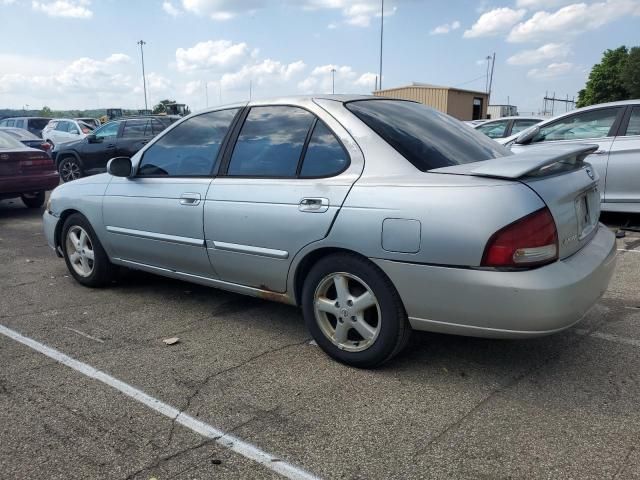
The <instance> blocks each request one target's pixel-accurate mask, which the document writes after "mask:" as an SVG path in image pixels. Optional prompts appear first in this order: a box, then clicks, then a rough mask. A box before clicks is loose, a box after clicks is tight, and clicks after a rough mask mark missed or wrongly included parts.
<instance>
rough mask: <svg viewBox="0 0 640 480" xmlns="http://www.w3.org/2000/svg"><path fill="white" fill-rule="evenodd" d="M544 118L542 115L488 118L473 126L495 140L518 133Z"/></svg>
mask: <svg viewBox="0 0 640 480" xmlns="http://www.w3.org/2000/svg"><path fill="white" fill-rule="evenodd" d="M543 120H544V118H540V117H502V118H497V119H495V120H487V121H485V122H482V123H480V124H478V125H475V126H474V127H473V128H475V129H476V130H478V131H479V132H482V133H484V134H485V135H486V136H487V137H489V138H493V139H494V140H495V139H497V138H506V137H510V136H511V135H517V134H519V133H520V132H522V131H524V130H526V129H527V128H529V127H531V126H533V125H536V124H538V123H540V122H542V121H543Z"/></svg>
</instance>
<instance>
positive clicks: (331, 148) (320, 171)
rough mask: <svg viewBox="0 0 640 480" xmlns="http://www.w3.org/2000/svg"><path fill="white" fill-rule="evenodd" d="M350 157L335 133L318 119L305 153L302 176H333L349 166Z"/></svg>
mask: <svg viewBox="0 0 640 480" xmlns="http://www.w3.org/2000/svg"><path fill="white" fill-rule="evenodd" d="M348 158H349V157H348V156H347V152H345V150H344V148H342V145H341V144H340V142H339V141H338V139H337V138H336V137H335V135H334V134H333V133H331V130H329V128H328V127H327V126H326V125H325V124H324V123H323V122H321V121H319V120H318V122H317V123H316V126H315V127H314V128H313V133H312V134H311V139H310V140H309V145H308V146H307V151H306V153H305V155H304V162H303V163H302V170H301V171H300V177H303V178H304V177H331V176H333V175H336V174H338V173H340V172H341V171H343V170H344V169H345V168H346V167H347V165H348V164H349V159H348Z"/></svg>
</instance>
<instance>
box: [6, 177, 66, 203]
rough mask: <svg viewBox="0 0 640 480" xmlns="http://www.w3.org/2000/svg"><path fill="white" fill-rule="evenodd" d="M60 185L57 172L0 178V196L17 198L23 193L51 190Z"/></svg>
mask: <svg viewBox="0 0 640 480" xmlns="http://www.w3.org/2000/svg"><path fill="white" fill-rule="evenodd" d="M59 183H60V177H59V176H58V172H56V171H52V172H48V173H43V174H39V175H21V176H15V177H5V178H0V196H3V197H13V196H15V197H17V196H20V195H21V194H23V193H33V192H44V191H47V190H53V189H54V188H56V187H57V186H58V184H59Z"/></svg>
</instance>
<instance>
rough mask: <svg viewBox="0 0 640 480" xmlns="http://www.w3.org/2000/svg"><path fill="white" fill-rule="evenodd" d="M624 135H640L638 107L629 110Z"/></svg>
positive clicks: (639, 112) (639, 111)
mask: <svg viewBox="0 0 640 480" xmlns="http://www.w3.org/2000/svg"><path fill="white" fill-rule="evenodd" d="M625 135H626V136H630V135H640V107H633V110H631V116H630V117H629V124H628V125H627V131H626V132H625Z"/></svg>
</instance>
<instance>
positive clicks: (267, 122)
mask: <svg viewBox="0 0 640 480" xmlns="http://www.w3.org/2000/svg"><path fill="white" fill-rule="evenodd" d="M314 120H315V117H314V115H313V114H311V113H309V112H308V111H306V110H303V109H302V108H298V107H290V106H268V107H252V108H251V110H250V111H249V115H248V116H247V118H246V120H245V122H244V125H243V126H242V130H241V131H240V135H239V136H238V140H237V141H236V145H235V148H234V150H233V154H232V155H231V161H230V162H229V168H228V171H227V174H228V175H230V176H242V177H272V178H273V177H278V178H282V177H285V178H295V176H296V172H297V169H298V163H299V161H300V157H301V154H302V149H303V148H304V144H305V140H306V138H307V134H308V133H309V128H310V127H311V125H312V123H313V121H314Z"/></svg>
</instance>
